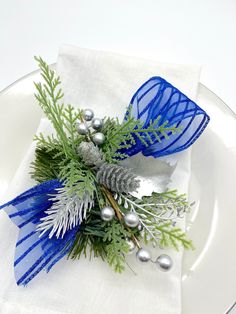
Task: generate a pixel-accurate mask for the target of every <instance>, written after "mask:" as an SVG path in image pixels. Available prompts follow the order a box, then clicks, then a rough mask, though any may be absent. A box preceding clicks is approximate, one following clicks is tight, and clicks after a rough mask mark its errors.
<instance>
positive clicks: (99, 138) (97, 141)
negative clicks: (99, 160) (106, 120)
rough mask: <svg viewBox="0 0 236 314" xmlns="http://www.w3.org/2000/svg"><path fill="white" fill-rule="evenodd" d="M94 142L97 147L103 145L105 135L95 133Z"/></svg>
mask: <svg viewBox="0 0 236 314" xmlns="http://www.w3.org/2000/svg"><path fill="white" fill-rule="evenodd" d="M93 142H94V144H96V145H102V144H103V143H104V142H105V135H104V134H103V133H100V132H99V133H95V134H94V135H93Z"/></svg>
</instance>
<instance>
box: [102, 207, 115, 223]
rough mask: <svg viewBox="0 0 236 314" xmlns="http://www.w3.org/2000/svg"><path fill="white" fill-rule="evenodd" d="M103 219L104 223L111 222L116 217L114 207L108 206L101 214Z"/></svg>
mask: <svg viewBox="0 0 236 314" xmlns="http://www.w3.org/2000/svg"><path fill="white" fill-rule="evenodd" d="M100 215H101V218H102V220H104V221H111V220H112V219H113V218H114V217H115V211H114V209H113V208H112V207H110V206H106V207H104V208H103V209H102V210H101V212H100Z"/></svg>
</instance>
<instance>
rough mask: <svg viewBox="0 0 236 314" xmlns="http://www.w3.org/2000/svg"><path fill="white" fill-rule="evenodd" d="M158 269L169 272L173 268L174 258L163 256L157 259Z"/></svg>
mask: <svg viewBox="0 0 236 314" xmlns="http://www.w3.org/2000/svg"><path fill="white" fill-rule="evenodd" d="M156 265H157V267H158V268H159V269H160V270H162V271H168V270H170V269H171V268H172V266H173V261H172V258H171V257H170V256H169V255H166V254H162V255H160V256H159V257H158V258H157V259H156Z"/></svg>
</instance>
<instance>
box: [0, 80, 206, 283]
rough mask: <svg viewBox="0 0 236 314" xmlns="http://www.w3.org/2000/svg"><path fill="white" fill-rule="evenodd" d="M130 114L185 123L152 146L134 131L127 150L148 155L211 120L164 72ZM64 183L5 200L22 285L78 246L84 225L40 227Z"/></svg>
mask: <svg viewBox="0 0 236 314" xmlns="http://www.w3.org/2000/svg"><path fill="white" fill-rule="evenodd" d="M128 114H131V116H133V117H134V118H135V119H139V120H141V122H143V128H147V126H149V125H150V122H151V121H154V120H155V119H157V118H158V117H159V120H158V123H157V124H156V126H155V127H158V126H160V125H162V124H163V123H164V122H166V121H168V123H167V125H166V127H171V126H174V125H175V126H177V127H181V132H179V133H177V134H174V135H171V137H170V138H169V139H167V138H166V137H164V136H163V135H162V134H158V135H159V137H160V139H161V141H158V140H157V139H156V138H152V144H150V145H148V147H147V146H146V145H144V144H143V142H142V141H140V139H139V138H138V137H137V136H136V135H135V134H133V136H134V138H135V140H136V144H135V145H132V146H131V147H130V148H128V149H124V150H121V152H124V153H125V154H127V155H128V156H132V155H135V154H137V153H139V152H142V153H143V155H145V156H153V157H159V156H165V155H169V154H173V153H177V152H179V151H182V150H184V149H186V148H188V147H189V146H190V145H192V144H193V143H194V142H195V141H196V139H197V138H198V137H199V136H200V135H201V133H202V132H203V130H204V129H205V127H206V126H207V124H208V122H209V116H208V115H207V114H206V113H205V111H204V110H202V109H201V108H200V107H199V106H198V105H197V104H196V103H195V102H193V101H192V100H190V99H189V98H188V97H187V96H185V95H184V94H183V93H181V92H180V91H179V90H178V89H177V88H176V87H174V86H172V85H171V84H170V83H168V82H167V81H165V80H164V79H163V78H161V77H153V78H151V79H149V80H148V81H147V82H145V83H144V84H143V85H142V86H141V87H140V88H139V89H138V90H137V92H136V93H135V94H134V96H133V97H132V99H131V103H130V106H129V109H128V111H127V113H126V115H125V119H126V118H127V115H128ZM149 136H152V134H149ZM61 187H62V184H61V183H60V182H59V181H58V180H51V181H47V182H44V183H42V184H39V185H37V186H35V187H33V188H32V189H29V190H28V191H26V192H24V193H23V194H21V195H19V196H17V197H16V198H15V199H13V200H12V201H10V202H8V203H7V204H4V205H3V206H0V209H3V208H4V209H5V211H6V212H7V214H8V215H9V217H10V219H11V220H12V221H13V222H14V223H15V224H16V225H17V226H18V228H19V229H20V232H19V238H18V241H17V244H16V252H15V262H14V268H15V277H16V282H17V284H18V285H26V284H27V283H28V282H30V281H31V280H32V279H33V278H34V277H35V276H36V275H37V274H38V273H39V272H40V271H42V270H43V269H45V270H46V271H49V270H50V269H51V268H52V267H53V266H54V265H55V264H56V263H57V262H58V261H59V260H60V259H61V258H63V257H64V256H65V255H66V254H67V253H68V252H69V251H70V249H71V248H72V245H73V243H74V241H75V238H76V233H77V232H78V231H79V228H80V227H79V226H77V227H75V228H74V229H72V230H68V231H67V232H66V234H65V235H64V237H63V238H62V239H57V238H55V237H53V238H51V239H49V237H48V235H49V232H50V230H49V231H48V232H47V233H45V234H44V235H43V236H42V237H39V232H38V231H36V229H37V225H38V224H39V223H40V219H41V218H42V217H43V216H44V215H45V213H44V212H45V211H46V210H47V209H48V208H50V207H51V206H52V201H51V200H50V197H51V196H50V195H55V194H56V193H57V189H58V188H61Z"/></svg>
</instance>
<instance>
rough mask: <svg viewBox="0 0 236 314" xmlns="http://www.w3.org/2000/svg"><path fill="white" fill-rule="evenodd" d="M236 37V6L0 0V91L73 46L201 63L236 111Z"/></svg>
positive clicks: (171, 0) (197, 0)
mask: <svg viewBox="0 0 236 314" xmlns="http://www.w3.org/2000/svg"><path fill="white" fill-rule="evenodd" d="M235 31H236V1H235V0H125V1H124V0H123V1H122V0H99V1H97V0H40V1H38V0H8V1H4V0H0V39H1V48H0V90H1V89H3V88H4V87H6V86H7V85H9V84H10V83H12V82H13V81H15V80H16V79H18V78H20V77H21V76H22V75H24V74H26V73H28V72H31V71H33V70H34V69H35V68H36V64H35V62H34V60H33V55H41V56H42V57H43V58H45V59H46V60H47V62H49V63H52V62H55V61H56V58H57V53H58V47H59V46H60V44H61V43H68V44H75V45H79V46H82V47H87V48H94V49H100V50H109V51H114V52H119V53H123V54H129V55H137V56H142V57H145V58H155V59H158V60H160V61H167V62H175V63H190V64H191V63H193V64H194V63H195V64H202V66H203V69H202V76H201V82H202V83H203V84H205V85H207V86H208V87H209V88H210V89H212V90H213V91H214V92H216V93H217V94H218V95H219V96H220V97H221V98H223V99H224V100H225V101H226V103H227V104H228V105H229V106H231V107H232V108H233V109H234V111H236V93H235V91H234V90H235V84H236V79H235V73H236V57H235V56H236V36H235Z"/></svg>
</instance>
